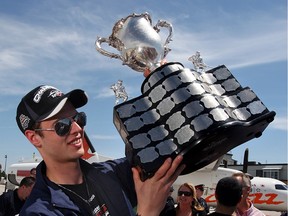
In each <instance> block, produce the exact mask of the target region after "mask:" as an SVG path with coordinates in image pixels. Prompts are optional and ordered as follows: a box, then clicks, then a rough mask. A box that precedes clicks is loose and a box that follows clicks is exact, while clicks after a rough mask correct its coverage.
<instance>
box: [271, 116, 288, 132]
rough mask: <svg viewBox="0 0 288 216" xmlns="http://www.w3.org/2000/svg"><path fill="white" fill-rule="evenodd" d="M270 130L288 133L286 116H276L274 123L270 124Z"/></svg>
mask: <svg viewBox="0 0 288 216" xmlns="http://www.w3.org/2000/svg"><path fill="white" fill-rule="evenodd" d="M271 128H274V129H278V130H284V131H288V121H287V116H280V117H277V116H276V117H275V119H274V121H273V122H271Z"/></svg>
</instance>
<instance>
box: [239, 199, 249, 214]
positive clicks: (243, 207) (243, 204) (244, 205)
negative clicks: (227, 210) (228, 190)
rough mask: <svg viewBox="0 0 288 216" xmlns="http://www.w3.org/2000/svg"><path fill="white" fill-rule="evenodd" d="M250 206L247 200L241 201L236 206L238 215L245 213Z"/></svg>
mask: <svg viewBox="0 0 288 216" xmlns="http://www.w3.org/2000/svg"><path fill="white" fill-rule="evenodd" d="M250 206H251V202H250V201H249V199H244V200H241V202H240V203H239V204H238V205H237V211H238V212H239V213H240V214H243V213H244V212H245V211H247V210H248V209H249V208H250Z"/></svg>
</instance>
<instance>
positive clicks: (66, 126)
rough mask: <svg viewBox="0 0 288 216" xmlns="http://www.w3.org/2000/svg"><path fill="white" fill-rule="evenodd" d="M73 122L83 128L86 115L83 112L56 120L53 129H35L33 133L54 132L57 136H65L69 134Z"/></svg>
mask: <svg viewBox="0 0 288 216" xmlns="http://www.w3.org/2000/svg"><path fill="white" fill-rule="evenodd" d="M73 121H75V122H76V123H77V124H78V125H79V126H80V127H81V128H83V127H84V126H85V125H86V122H87V117H86V114H85V113H84V112H79V113H77V114H76V115H75V116H73V117H68V118H63V119H59V120H57V121H56V122H55V124H54V128H46V129H44V128H36V129H35V131H55V132H56V134H57V135H58V136H65V135H67V134H68V133H69V132H70V130H71V127H72V123H73Z"/></svg>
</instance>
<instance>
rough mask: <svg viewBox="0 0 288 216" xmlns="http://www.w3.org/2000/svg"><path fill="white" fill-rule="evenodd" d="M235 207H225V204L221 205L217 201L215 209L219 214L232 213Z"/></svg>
mask: <svg viewBox="0 0 288 216" xmlns="http://www.w3.org/2000/svg"><path fill="white" fill-rule="evenodd" d="M235 209H236V206H234V207H227V206H222V205H220V204H219V203H218V204H217V207H216V209H215V211H216V212H218V213H221V214H226V215H232V214H233V212H234V211H235Z"/></svg>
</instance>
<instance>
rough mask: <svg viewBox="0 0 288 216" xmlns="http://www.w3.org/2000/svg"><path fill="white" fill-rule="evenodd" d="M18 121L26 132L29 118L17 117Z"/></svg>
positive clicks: (22, 115)
mask: <svg viewBox="0 0 288 216" xmlns="http://www.w3.org/2000/svg"><path fill="white" fill-rule="evenodd" d="M19 121H20V124H21V127H22V128H23V130H26V129H27V128H28V126H29V122H30V118H29V117H28V116H26V115H24V114H21V115H20V116H19Z"/></svg>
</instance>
